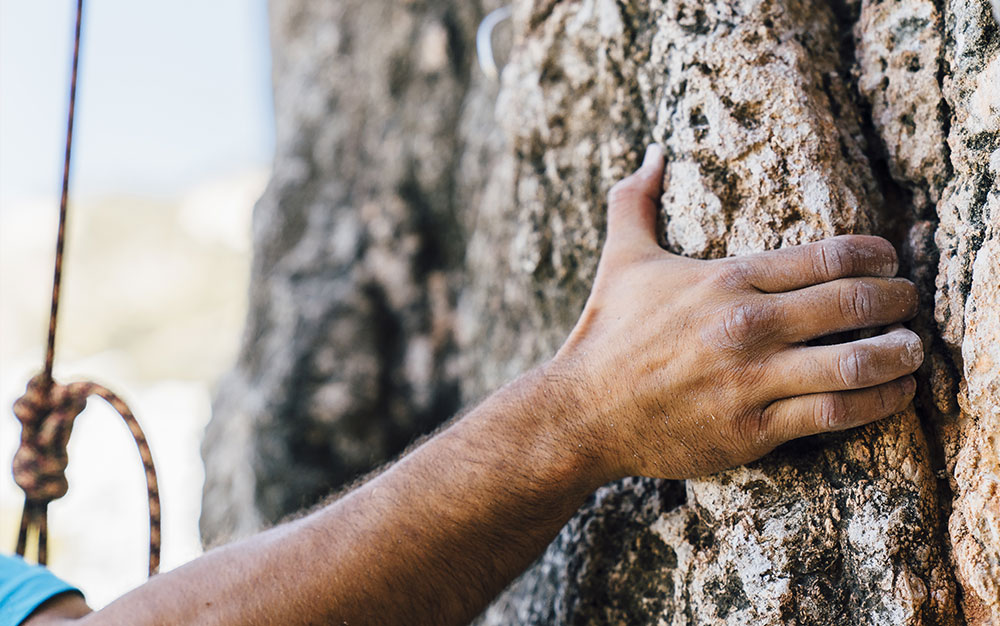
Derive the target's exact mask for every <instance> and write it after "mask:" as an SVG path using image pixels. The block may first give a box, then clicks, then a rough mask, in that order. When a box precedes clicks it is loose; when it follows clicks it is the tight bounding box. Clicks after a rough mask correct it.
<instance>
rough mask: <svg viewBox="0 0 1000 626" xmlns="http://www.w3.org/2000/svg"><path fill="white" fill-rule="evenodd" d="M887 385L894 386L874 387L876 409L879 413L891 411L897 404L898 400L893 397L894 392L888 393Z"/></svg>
mask: <svg viewBox="0 0 1000 626" xmlns="http://www.w3.org/2000/svg"><path fill="white" fill-rule="evenodd" d="M888 387H894V385H879V386H878V387H875V396H876V404H877V407H876V410H877V411H878V414H879V415H885V414H886V413H891V412H892V410H893V409H894V408H896V405H897V404H898V400H897V399H896V398H894V397H893V396H894V394H892V393H890V390H889V389H888Z"/></svg>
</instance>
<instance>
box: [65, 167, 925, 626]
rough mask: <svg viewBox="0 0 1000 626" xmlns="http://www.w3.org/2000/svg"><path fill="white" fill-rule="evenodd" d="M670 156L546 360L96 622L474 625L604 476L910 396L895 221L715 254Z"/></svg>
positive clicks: (678, 461)
mask: <svg viewBox="0 0 1000 626" xmlns="http://www.w3.org/2000/svg"><path fill="white" fill-rule="evenodd" d="M662 173H663V157H662V156H661V153H660V152H659V151H658V150H657V149H655V148H654V149H653V151H652V152H650V153H648V154H647V158H646V161H645V164H644V165H643V167H642V169H640V170H639V171H638V172H637V173H636V174H634V175H632V176H630V177H629V178H627V179H626V180H624V181H623V182H622V183H620V184H619V185H617V186H616V187H615V188H614V190H613V191H612V192H611V198H610V210H609V215H608V228H609V233H608V239H607V244H606V245H605V249H604V253H603V256H602V258H601V262H600V266H599V269H598V272H597V278H596V282H595V285H594V289H593V292H592V294H591V297H590V300H589V301H588V302H587V306H586V308H585V310H584V312H583V315H582V316H581V317H580V321H579V323H578V324H577V326H576V328H575V329H574V330H573V332H572V334H571V335H570V337H569V339H567V341H566V344H565V345H564V346H563V348H562V349H561V350H560V351H559V353H558V354H557V355H556V356H555V357H554V358H553V359H552V361H550V362H549V363H547V364H546V365H544V366H542V367H541V368H539V369H537V370H534V371H532V372H528V373H527V374H525V375H524V376H522V377H521V378H519V379H518V380H516V381H514V382H512V383H511V384H509V385H507V386H506V387H504V388H503V389H500V390H499V391H497V392H496V393H494V394H492V395H491V396H490V397H489V398H487V399H486V400H484V401H483V402H482V403H481V404H480V405H479V406H478V407H476V408H475V409H474V410H472V411H470V412H469V413H468V414H467V415H465V416H464V417H463V418H462V419H460V420H458V421H456V422H454V423H453V424H451V425H450V426H449V427H448V428H447V429H445V430H443V431H442V432H440V433H439V434H437V435H436V436H434V437H432V438H430V439H428V440H427V441H426V442H425V443H424V444H423V445H421V446H419V447H418V448H416V449H415V450H413V451H412V452H410V453H409V454H407V455H406V456H404V457H403V458H401V459H400V460H399V461H397V462H396V463H395V464H394V465H393V466H392V467H390V468H389V469H387V470H386V471H385V472H383V473H382V474H379V475H378V476H376V477H375V478H372V479H371V480H369V481H367V482H365V483H364V484H362V485H361V486H359V487H358V488H356V489H355V490H353V491H351V492H350V493H348V494H347V495H345V496H344V497H342V498H340V499H339V500H337V501H335V502H333V503H332V504H330V505H328V506H326V507H324V508H322V509H320V510H319V511H317V512H315V513H313V514H311V515H308V516H306V517H304V518H302V519H300V520H297V521H295V522H291V523H288V524H284V525H281V526H278V527H276V528H273V529H271V530H269V531H267V532H264V533H261V534H259V535H257V536H255V537H251V538H249V539H245V540H243V541H240V542H236V543H234V544H230V545H228V546H225V547H222V548H219V549H216V550H213V551H211V552H209V553H208V554H206V555H205V556H203V557H201V558H199V559H196V560H195V561H193V562H191V563H189V564H187V565H185V566H183V567H181V568H178V569H176V570H173V571H171V572H167V573H165V574H160V575H159V576H156V577H154V578H153V579H152V580H150V581H149V582H148V583H147V584H145V585H143V586H142V587H139V588H138V589H136V590H135V591H133V592H131V593H130V594H128V595H126V596H124V597H123V598H121V599H119V600H118V601H117V602H115V603H113V604H111V605H110V606H108V607H106V608H105V609H104V610H102V611H100V612H98V613H93V614H91V615H89V616H88V617H86V618H84V620H83V623H84V624H87V623H95V624H103V623H131V624H157V625H162V624H190V623H195V622H198V623H214V624H276V623H334V624H340V623H345V624H403V623H406V624H435V625H437V624H462V623H467V622H468V620H470V619H472V618H473V617H474V616H475V615H476V614H477V613H478V612H479V611H481V610H482V608H483V607H484V606H485V605H486V604H487V603H488V602H489V600H490V599H491V598H492V597H493V596H494V595H495V594H497V593H498V592H499V591H500V590H501V589H503V588H504V586H506V585H507V584H508V583H509V582H510V581H511V580H512V579H513V578H514V577H515V576H517V575H518V574H519V573H521V572H522V571H523V570H524V568H525V567H527V566H528V565H529V564H530V563H531V562H532V561H533V560H535V559H536V558H538V555H539V554H541V552H542V551H543V550H544V549H545V546H546V545H548V543H549V542H550V541H552V538H553V537H555V535H556V533H558V532H559V529H560V528H561V527H562V526H563V525H564V524H565V523H566V521H567V520H568V519H569V518H570V517H571V516H572V515H573V513H574V512H575V511H576V510H577V509H578V508H579V507H580V505H581V504H582V503H583V502H584V500H585V499H586V497H587V495H588V494H589V493H591V492H592V491H593V490H594V489H596V488H598V487H599V486H600V485H601V484H603V483H605V482H607V481H609V480H612V479H614V478H618V477H621V476H625V475H629V474H640V475H646V476H666V477H682V476H695V475H700V474H707V473H710V472H714V471H716V470H720V469H722V468H724V467H730V466H733V465H737V464H739V463H745V462H747V461H750V460H752V459H755V458H757V457H759V456H761V455H762V454H764V453H766V452H767V451H768V450H770V449H771V448H773V447H774V446H776V445H777V444H779V443H780V442H782V441H785V440H787V439H790V438H793V437H800V436H803V435H808V434H811V433H817V432H821V431H825V430H835V429H839V428H848V427H850V426H855V425H858V424H862V423H865V422H869V421H871V420H874V419H877V418H879V417H884V416H886V415H889V414H891V413H893V412H894V411H897V410H899V409H901V408H902V407H903V405H904V404H905V403H906V402H908V401H909V398H910V397H911V396H912V395H913V379H912V378H911V377H910V376H909V374H910V373H911V372H913V370H915V369H916V367H917V365H919V363H920V359H921V349H920V343H919V341H917V338H916V335H914V334H913V333H911V332H910V331H908V330H904V329H902V328H895V329H891V330H889V331H888V332H886V333H884V334H882V335H879V336H877V337H874V338H872V339H863V340H859V341H854V342H850V343H846V344H841V345H833V346H812V347H810V346H807V345H806V344H805V343H804V342H807V341H809V340H810V339H813V338H816V337H821V336H824V335H828V334H831V333H836V332H839V331H844V330H850V329H857V328H864V327H869V326H885V325H889V324H893V323H895V322H898V321H900V320H904V319H906V318H908V317H910V316H911V315H913V312H914V307H915V306H916V295H915V293H914V288H913V285H911V284H910V283H909V282H907V281H905V280H901V279H893V278H889V277H891V276H892V275H893V274H894V273H895V272H896V256H895V253H894V252H893V250H892V246H890V245H889V244H888V243H887V242H886V241H884V240H882V239H878V238H877V237H840V238H835V239H830V240H827V241H824V242H821V243H818V244H812V245H809V246H801V247H798V248H790V249H786V250H782V251H778V252H772V253H767V254H761V255H757V256H750V257H743V258H739V259H725V260H718V261H696V260H691V259H684V258H681V257H677V256H674V255H671V254H668V253H666V252H664V251H663V250H661V249H660V248H659V247H658V246H657V244H656V236H655V222H656V202H657V200H658V198H659V192H660V179H661V177H662Z"/></svg>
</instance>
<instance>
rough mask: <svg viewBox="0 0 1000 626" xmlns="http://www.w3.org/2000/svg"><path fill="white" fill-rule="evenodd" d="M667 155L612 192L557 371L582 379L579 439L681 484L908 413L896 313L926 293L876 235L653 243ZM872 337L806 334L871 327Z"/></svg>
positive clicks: (906, 347) (623, 466)
mask: <svg viewBox="0 0 1000 626" xmlns="http://www.w3.org/2000/svg"><path fill="white" fill-rule="evenodd" d="M662 177H663V156H662V151H661V150H660V149H659V147H658V146H650V149H649V150H648V151H647V153H646V158H645V160H644V162H643V165H642V167H641V168H640V169H639V170H638V171H637V172H636V173H635V174H633V175H631V176H629V177H628V178H626V179H624V180H622V181H621V182H619V183H618V184H617V185H615V186H614V188H613V189H612V190H611V193H610V195H609V207H608V236H607V241H606V244H605V247H604V252H603V254H602V257H601V261H600V265H599V267H598V270H597V277H596V279H595V283H594V287H593V290H592V292H591V294H590V299H589V300H588V302H587V305H586V307H585V309H584V311H583V314H582V315H581V317H580V321H579V322H578V323H577V325H576V328H574V330H573V332H572V334H571V335H570V337H569V339H568V340H567V341H566V343H565V345H564V346H563V347H562V349H561V350H560V351H559V353H558V355H557V356H556V357H555V359H554V360H553V362H552V363H551V364H550V365H549V371H550V372H554V373H558V378H560V379H566V380H571V381H574V382H575V383H576V384H577V385H578V389H577V392H576V394H577V397H578V398H580V404H581V406H582V407H584V411H583V415H581V416H580V420H581V423H580V424H579V431H578V432H579V434H578V436H579V437H580V438H581V439H582V440H583V441H584V442H585V445H587V446H588V447H589V448H590V449H592V450H593V451H594V456H595V458H599V459H600V460H601V462H602V464H603V466H604V467H605V471H606V475H605V477H606V478H608V479H613V478H618V477H621V476H626V475H642V476H655V477H666V478H685V477H691V476H699V475H704V474H710V473H712V472H715V471H718V470H721V469H725V468H728V467H733V466H735V465H740V464H743V463H747V462H749V461H752V460H754V459H757V458H758V457H760V456H762V455H764V454H766V453H767V452H769V451H770V450H771V449H773V448H774V447H775V446H777V445H778V444H780V443H783V442H785V441H787V440H789V439H793V438H796V437H802V436H804V435H811V434H815V433H820V432H824V431H830V430H841V429H845V428H851V427H854V426H858V425H861V424H865V423H868V422H871V421H873V420H877V419H879V418H882V417H886V416H888V415H891V414H893V413H895V412H897V411H900V410H902V409H903V408H904V407H905V406H906V404H907V403H908V402H909V401H910V399H911V398H912V397H913V392H914V386H915V383H914V379H913V377H912V376H910V374H911V373H912V372H914V371H915V370H916V369H917V367H918V366H919V365H920V363H921V361H922V360H923V349H922V347H921V343H920V339H919V337H917V335H916V334H915V333H913V332H911V331H909V330H906V329H905V328H902V327H901V326H898V325H897V326H892V324H895V323H897V322H900V321H903V320H907V319H910V318H911V317H912V316H913V315H914V314H915V312H916V305H917V293H916V289H915V288H914V286H913V284H912V283H911V282H910V281H908V280H906V279H903V278H892V276H894V275H895V273H896V269H897V260H896V253H895V251H894V250H893V247H892V245H891V244H890V243H889V242H887V241H886V240H884V239H881V238H879V237H868V236H860V235H849V236H841V237H834V238H832V239H827V240H825V241H821V242H818V243H812V244H808V245H803V246H796V247H793V248H786V249H782V250H777V251H774V252H765V253H761V254H755V255H752V256H744V257H735V258H727V259H718V260H712V261H701V260H695V259H689V258H684V257H680V256H677V255H674V254H670V253H669V252H666V251H664V250H663V249H662V248H660V247H659V245H658V244H657V239H656V205H657V203H658V201H659V197H660V185H661V180H662ZM885 326H889V328H888V329H887V330H886V331H885V332H883V333H881V334H878V335H876V336H874V337H872V338H869V339H859V340H856V341H850V342H848V343H839V344H836V345H821V346H820V345H817V346H810V345H808V344H807V343H806V342H808V341H810V340H812V339H816V338H818V337H822V336H825V335H830V334H832V333H838V332H842V331H848V330H855V329H860V328H868V327H885Z"/></svg>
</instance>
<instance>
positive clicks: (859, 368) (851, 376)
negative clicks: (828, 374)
mask: <svg viewBox="0 0 1000 626" xmlns="http://www.w3.org/2000/svg"><path fill="white" fill-rule="evenodd" d="M863 360H864V358H863V356H862V353H861V351H860V350H858V349H857V348H851V349H850V350H848V352H847V353H846V354H844V355H841V357H840V358H839V359H837V377H838V378H839V379H840V382H841V383H842V384H843V385H844V386H845V387H847V388H848V389H853V388H855V387H858V386H860V385H861V384H862V382H863V381H862V378H863V376H864V374H863V372H864V366H863V363H862V361H863Z"/></svg>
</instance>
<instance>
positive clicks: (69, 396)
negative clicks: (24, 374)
mask: <svg viewBox="0 0 1000 626" xmlns="http://www.w3.org/2000/svg"><path fill="white" fill-rule="evenodd" d="M74 387H75V385H60V384H59V383H57V382H55V381H54V380H51V379H48V378H47V377H46V376H45V375H44V374H38V375H36V376H35V377H34V378H32V379H31V380H30V381H28V386H27V388H26V389H25V392H24V395H23V396H21V397H20V398H18V399H17V401H16V402H14V415H16V416H17V419H18V421H20V422H21V445H20V446H19V447H18V449H17V452H16V453H15V454H14V482H16V483H17V484H18V486H20V487H21V489H23V490H24V494H25V497H26V498H27V499H28V500H33V501H40V502H49V501H52V500H55V499H56V498H61V497H62V496H63V495H65V494H66V490H67V489H68V487H69V484H68V483H67V482H66V464H67V462H68V454H67V451H66V446H67V444H68V443H69V436H70V433H71V432H72V430H73V420H75V419H76V416H77V415H79V414H80V413H81V412H82V411H83V409H84V408H85V407H86V406H87V394H86V393H80V391H82V390H78V389H75V388H74Z"/></svg>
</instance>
